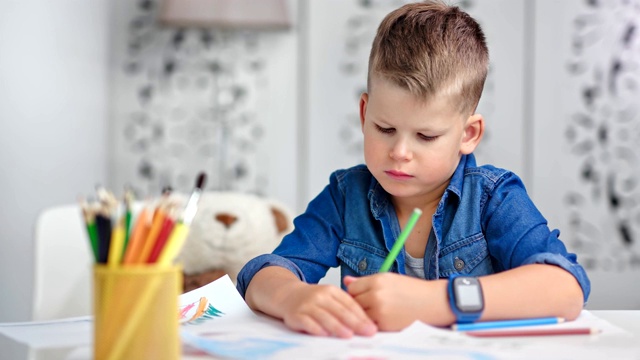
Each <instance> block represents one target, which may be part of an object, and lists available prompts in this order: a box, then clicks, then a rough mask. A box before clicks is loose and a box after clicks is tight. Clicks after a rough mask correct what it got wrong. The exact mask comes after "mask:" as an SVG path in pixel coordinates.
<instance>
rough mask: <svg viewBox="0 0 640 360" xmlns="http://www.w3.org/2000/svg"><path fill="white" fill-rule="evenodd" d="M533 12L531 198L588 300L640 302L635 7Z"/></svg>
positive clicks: (550, 5)
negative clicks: (585, 282)
mask: <svg viewBox="0 0 640 360" xmlns="http://www.w3.org/2000/svg"><path fill="white" fill-rule="evenodd" d="M534 16H535V49H536V52H535V59H534V63H535V75H536V76H535V82H534V84H535V91H534V97H533V99H532V101H533V107H532V109H534V116H533V120H534V121H533V124H534V127H533V129H534V133H533V140H534V141H533V145H534V149H535V150H536V151H535V152H534V156H533V166H534V167H533V169H534V171H533V174H534V182H533V183H534V194H535V197H534V200H535V201H536V202H537V204H538V206H539V207H540V209H541V210H542V212H543V214H545V215H546V216H547V218H548V220H549V223H550V226H551V227H555V228H559V229H560V230H561V238H562V239H563V241H564V242H565V244H566V245H567V247H569V249H570V250H572V251H573V252H575V253H577V254H578V261H579V262H580V263H581V264H582V265H583V266H584V267H585V269H586V270H587V273H588V274H589V277H590V279H591V288H592V290H591V297H590V299H589V302H588V304H587V308H589V309H640V286H639V285H638V284H639V282H638V280H637V279H638V276H640V255H639V254H640V241H639V240H640V236H639V235H640V209H639V208H638V204H639V202H638V200H639V199H640V186H639V180H638V179H640V160H639V159H640V152H639V150H638V144H640V131H639V129H640V116H639V115H638V114H639V113H640V111H639V107H638V99H639V98H640V88H639V87H638V86H637V84H638V83H639V82H640V69H639V68H638V66H637V63H638V60H640V57H639V56H638V54H639V53H638V49H639V48H640V39H639V38H638V36H637V31H636V35H635V36H629V34H630V32H629V29H630V27H632V26H635V29H636V30H637V28H638V26H640V20H639V19H640V9H638V7H637V4H636V3H634V2H614V1H604V2H597V3H594V4H588V3H587V2H584V1H581V0H572V1H567V0H544V1H537V2H536V6H535V15H534ZM631 34H633V31H632V32H631ZM618 60H619V61H620V67H619V70H620V71H619V72H614V71H612V70H613V69H614V68H615V66H614V64H615V61H618ZM571 69H573V70H571ZM588 92H590V93H591V94H592V95H591V96H586V95H585V94H586V93H588ZM589 98H590V99H591V101H588V100H587V99H589ZM625 235H626V236H625Z"/></svg>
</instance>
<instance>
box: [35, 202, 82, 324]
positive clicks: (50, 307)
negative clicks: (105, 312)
mask: <svg viewBox="0 0 640 360" xmlns="http://www.w3.org/2000/svg"><path fill="white" fill-rule="evenodd" d="M34 252H35V262H34V264H35V271H34V275H35V279H34V293H33V311H32V320H34V321H42V320H51V319H59V318H65V317H71V316H83V315H90V314H91V309H92V304H91V298H92V295H91V286H92V285H91V284H92V282H91V278H92V273H93V271H92V265H93V263H94V262H93V259H92V254H91V247H90V243H89V239H88V236H87V231H86V227H85V225H84V221H83V218H82V212H81V210H80V206H79V205H64V206H57V207H53V208H49V209H46V210H44V211H43V212H41V213H40V215H39V216H38V219H37V222H36V228H35V251H34Z"/></svg>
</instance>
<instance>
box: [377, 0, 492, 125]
mask: <svg viewBox="0 0 640 360" xmlns="http://www.w3.org/2000/svg"><path fill="white" fill-rule="evenodd" d="M488 67H489V50H488V49H487V44H486V41H485V36H484V33H483V32H482V29H481V28H480V25H479V24H478V23H477V22H476V21H475V20H474V19H473V18H472V17H471V16H469V15H468V14H467V13H465V12H464V11H462V10H460V9H459V8H458V7H456V6H449V5H446V4H445V3H443V2H441V1H435V0H434V1H424V2H420V3H412V4H407V5H404V6H402V7H400V8H398V9H396V10H394V11H392V12H391V13H389V14H388V15H387V16H386V17H385V18H384V19H383V20H382V22H381V23H380V26H379V27H378V31H377V33H376V36H375V38H374V40H373V45H372V48H371V54H370V56H369V73H368V79H367V82H368V84H367V91H369V92H371V91H372V89H371V85H372V84H371V82H372V77H374V76H381V77H382V78H384V79H386V80H389V81H391V82H392V83H394V84H396V85H398V86H400V87H402V88H404V89H406V90H408V91H409V92H410V93H412V94H413V95H415V96H416V97H418V98H421V99H424V100H425V101H428V100H429V99H430V98H433V97H435V96H438V95H445V96H450V98H451V100H452V101H454V102H455V104H456V106H457V108H458V110H459V111H461V112H462V113H473V112H474V111H475V109H476V107H477V105H478V102H479V101H480V96H481V95H482V89H483V87H484V82H485V79H486V78H487V72H488Z"/></svg>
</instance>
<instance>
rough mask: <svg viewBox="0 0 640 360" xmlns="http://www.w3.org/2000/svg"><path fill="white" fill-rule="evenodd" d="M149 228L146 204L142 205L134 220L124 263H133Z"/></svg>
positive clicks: (142, 245)
mask: <svg viewBox="0 0 640 360" xmlns="http://www.w3.org/2000/svg"><path fill="white" fill-rule="evenodd" d="M150 229H151V219H150V216H149V209H148V207H147V206H145V207H143V208H142V210H141V211H140V214H139V215H138V218H137V219H136V221H135V225H134V227H133V230H132V231H131V240H129V244H128V245H127V249H126V251H125V254H124V261H123V263H124V264H133V263H135V262H136V261H137V259H138V258H140V253H141V252H142V248H143V247H144V242H145V240H146V239H147V236H148V235H149V230H150Z"/></svg>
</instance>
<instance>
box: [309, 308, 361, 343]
mask: <svg viewBox="0 0 640 360" xmlns="http://www.w3.org/2000/svg"><path fill="white" fill-rule="evenodd" d="M313 316H314V318H313V320H314V321H316V322H317V323H318V324H319V325H320V326H321V327H322V328H323V329H324V331H325V332H327V333H328V334H329V335H330V336H335V337H339V338H347V339H348V338H350V337H352V336H353V333H354V331H353V330H352V329H351V328H350V327H349V326H347V325H346V324H344V323H343V322H342V321H341V319H340V318H339V316H337V315H336V313H334V312H332V311H329V310H326V309H318V311H317V312H315V313H314V314H313Z"/></svg>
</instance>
